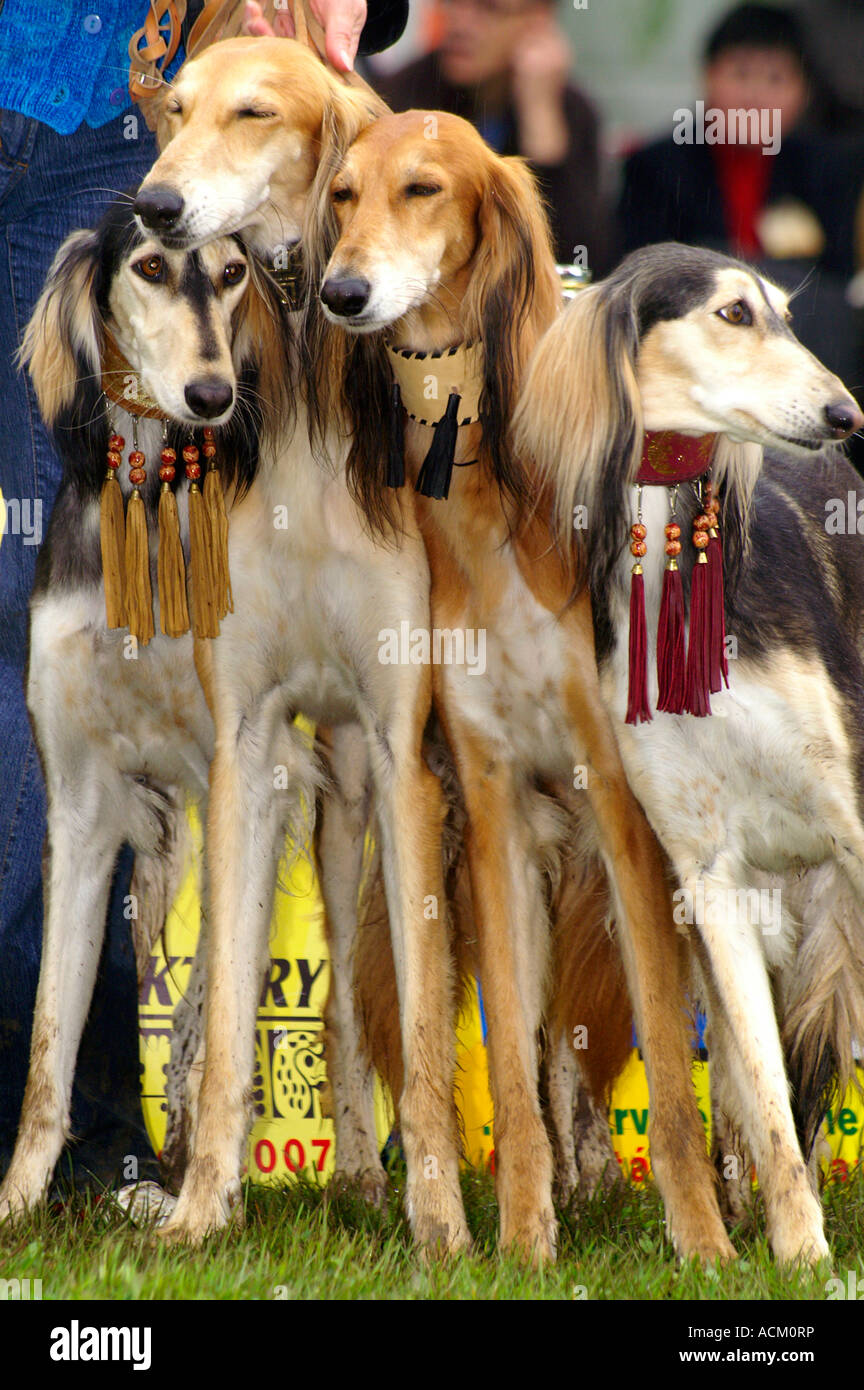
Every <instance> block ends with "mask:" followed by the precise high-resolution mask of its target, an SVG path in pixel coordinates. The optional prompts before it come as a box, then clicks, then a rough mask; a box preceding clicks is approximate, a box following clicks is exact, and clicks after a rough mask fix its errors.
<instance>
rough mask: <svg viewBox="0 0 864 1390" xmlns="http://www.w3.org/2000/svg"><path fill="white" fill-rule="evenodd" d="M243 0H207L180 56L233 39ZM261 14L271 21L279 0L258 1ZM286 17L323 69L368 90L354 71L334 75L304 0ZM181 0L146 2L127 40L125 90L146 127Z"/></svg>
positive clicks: (174, 42)
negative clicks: (142, 18)
mask: <svg viewBox="0 0 864 1390" xmlns="http://www.w3.org/2000/svg"><path fill="white" fill-rule="evenodd" d="M245 9H246V5H245V0H239V3H238V0H207V3H206V4H205V5H204V8H203V10H202V11H201V13H200V14H199V16H198V18H197V19H196V20H195V23H194V24H193V25H192V28H191V29H190V31H189V34H188V36H187V39H186V57H187V59H188V58H193V57H195V56H197V54H199V53H201V52H202V51H203V50H204V49H205V48H209V47H210V45H211V44H213V43H216V42H217V41H218V40H220V39H230V38H235V37H236V36H237V35H238V34H240V33H241V31H242V28H243V18H244V14H245ZM261 9H262V10H263V12H264V18H265V19H266V20H267V21H268V23H270V24H271V25H272V24H273V22H274V20H275V19H276V16H277V14H278V13H279V12H280V11H281V10H283V9H284V0H283V3H282V4H280V3H279V0H261ZM291 9H292V19H293V21H294V29H295V33H296V37H297V41H298V42H299V43H302V44H305V46H306V47H307V48H309V49H311V50H312V52H313V53H314V54H316V56H317V57H318V58H320V60H321V62H322V63H323V64H324V66H325V67H327V68H329V70H330V71H331V72H332V73H334V75H336V76H338V77H339V78H340V79H341V80H342V81H343V82H344V83H345V84H346V86H349V87H357V88H358V89H360V90H361V91H366V92H371V91H372V88H371V87H370V86H369V83H368V82H366V81H364V79H363V78H362V77H361V76H360V74H359V73H356V72H349V73H337V72H336V69H335V68H334V67H333V65H332V63H330V61H329V59H328V58H327V55H326V48H325V38H324V30H323V29H322V28H321V25H320V24H319V23H318V20H317V19H316V18H315V16H314V15H313V14H311V13H310V10H309V8H308V5H307V3H306V0H291ZM185 17H186V0H150V8H149V11H148V14H147V18H146V20H145V21H144V23H143V25H142V26H141V28H140V29H138V30H136V32H135V33H134V34H133V35H132V38H131V40H130V42H129V94H130V96H131V98H132V100H133V101H134V102H137V103H138V105H139V106H140V108H141V111H142V112H143V114H144V119H145V120H146V122H147V124H148V126H149V127H150V129H151V130H153V129H154V128H155V125H156V116H155V111H154V109H153V101H152V99H153V97H154V96H156V95H157V93H158V92H159V91H160V89H161V87H162V85H163V76H162V74H163V73H164V71H165V68H166V67H167V66H168V64H169V63H170V62H171V60H172V59H173V57H174V55H175V53H176V52H177V49H178V47H179V46H180V40H181V26H182V24H183V20H184V19H185Z"/></svg>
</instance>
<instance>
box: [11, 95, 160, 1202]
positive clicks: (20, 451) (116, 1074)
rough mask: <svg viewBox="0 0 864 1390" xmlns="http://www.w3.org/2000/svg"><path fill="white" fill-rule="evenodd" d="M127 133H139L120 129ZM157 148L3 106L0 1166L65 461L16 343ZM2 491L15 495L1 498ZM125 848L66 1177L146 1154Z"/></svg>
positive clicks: (19, 993) (24, 994)
mask: <svg viewBox="0 0 864 1390" xmlns="http://www.w3.org/2000/svg"><path fill="white" fill-rule="evenodd" d="M133 132H134V134H135V135H136V136H137V138H129V139H127V138H125V137H126V136H127V135H130V134H133ZM154 158H155V145H154V143H153V139H152V136H151V135H150V132H149V131H148V130H147V129H146V126H145V125H144V122H143V120H142V119H141V118H140V117H136V118H135V124H134V126H133V124H132V123H131V122H130V121H128V120H126V119H125V118H123V117H121V118H119V119H118V120H116V121H112V122H111V123H110V125H108V126H103V127H102V128H101V129H99V130H90V129H89V128H88V127H82V128H81V129H80V130H78V131H76V132H75V133H74V134H73V135H70V136H58V135H55V134H54V132H53V131H51V130H49V129H48V128H47V127H46V126H42V125H39V124H38V123H36V122H32V121H26V120H24V119H23V118H21V117H18V116H16V115H14V114H13V113H9V112H5V113H0V304H2V306H3V308H2V311H0V399H2V401H3V415H2V419H0V488H2V490H3V495H4V501H5V504H6V516H7V521H8V523H9V524H7V527H6V534H5V535H4V536H3V539H2V543H0V1174H2V1173H3V1172H4V1171H5V1169H6V1167H7V1166H8V1163H9V1159H10V1157H11V1152H12V1147H13V1145H14V1140H15V1132H16V1129H17V1126H18V1119H19V1114H20V1109H21V1101H22V1098H23V1093H24V1084H25V1080H26V1075H27V1063H28V1054H29V1047H30V1030H31V1023H32V1015H33V1001H34V997H35V991H36V981H37V976H38V969H39V957H40V946H41V934H42V869H41V857H42V846H43V840H44V836H45V802H44V789H43V785H42V774H41V769H40V767H39V759H38V754H37V752H36V748H35V745H34V742H33V737H32V731H31V728H30V723H29V719H28V715H27V710H26V705H25V699H24V669H25V661H26V645H27V602H28V599H29V594H30V589H31V587H32V583H33V572H34V567H35V560H36V554H37V550H38V544H39V542H40V541H41V538H42V535H43V534H44V531H45V527H46V525H47V521H48V517H49V515H50V511H51V508H52V506H53V503H54V498H55V495H56V492H57V487H58V485H59V482H60V476H61V466H60V463H59V460H58V458H57V456H56V454H55V452H54V449H53V447H52V445H51V442H50V439H49V438H48V436H47V434H46V431H45V429H44V427H43V425H42V422H41V419H40V418H39V413H38V408H37V405H36V400H35V397H34V394H33V390H32V387H31V385H30V382H29V380H28V379H27V378H26V376H25V375H24V374H23V373H19V372H17V371H16V370H15V366H14V354H15V352H16V350H17V347H18V344H19V342H20V340H21V334H22V332H23V330H24V327H25V325H26V323H27V320H28V319H29V317H30V314H31V313H32V310H33V306H34V304H35V302H36V299H37V297H38V294H39V292H40V290H41V288H42V284H43V282H44V279H45V276H46V274H47V271H48V267H49V265H50V263H51V260H52V258H53V256H54V253H55V252H56V250H57V248H58V247H59V245H60V242H61V241H62V240H63V238H64V237H65V236H66V235H67V234H68V233H69V232H70V231H72V230H74V229H75V228H77V227H86V226H91V225H92V224H93V223H95V222H96V221H98V219H99V217H100V216H101V214H102V212H103V211H104V210H105V208H106V207H107V206H108V204H109V203H110V201H111V199H112V197H113V196H114V194H115V193H117V192H121V191H123V190H124V189H126V188H128V187H130V186H132V185H134V184H136V183H137V182H139V180H140V179H141V178H142V177H143V175H144V173H145V172H146V170H147V169H148V168H149V166H150V164H151V163H152V161H153V159H154ZM10 504H11V505H10ZM130 874H131V854H130V853H128V852H126V853H124V854H123V855H122V856H121V859H120V861H119V863H118V869H117V874H116V877H115V882H114V886H113V890H112V899H111V908H110V911H109V921H108V931H107V935H106V941H105V947H104V951H103V956H102V962H101V965H100V970H99V979H98V982H97V986H96V993H95V995H94V1000H93V1008H92V1013H91V1018H90V1022H89V1023H88V1026H87V1029H86V1031H85V1034H84V1039H83V1041H82V1046H81V1052H80V1056H79V1065H78V1077H77V1082H76V1087H75V1091H74V1093H73V1101H72V1133H73V1134H74V1135H75V1136H76V1137H78V1138H80V1143H78V1144H76V1145H74V1146H73V1147H72V1149H71V1150H70V1151H69V1153H67V1155H66V1156H65V1158H64V1162H63V1163H62V1164H61V1166H60V1168H58V1172H60V1170H61V1169H62V1170H63V1171H64V1172H66V1173H68V1172H70V1171H71V1172H73V1173H74V1175H75V1179H76V1183H80V1182H81V1181H82V1180H84V1179H86V1175H87V1173H88V1172H93V1173H95V1174H97V1176H99V1177H100V1178H102V1179H103V1180H108V1179H109V1178H111V1177H112V1176H114V1175H115V1174H117V1173H122V1165H123V1160H124V1159H125V1157H126V1156H133V1157H136V1158H137V1159H138V1163H139V1171H140V1173H141V1174H142V1175H143V1176H151V1175H152V1176H155V1162H154V1160H153V1157H152V1154H151V1152H150V1148H149V1144H148V1142H147V1137H146V1133H145V1130H144V1126H143V1121H142V1116H141V1106H140V1090H139V1072H140V1068H139V1060H138V1034H137V1010H136V1004H137V988H136V977H135V963H134V958H133V953H132V948H131V941H130V931H129V922H128V920H127V919H126V918H125V917H124V915H123V905H124V897H125V895H126V894H127V893H128V891H129V878H130Z"/></svg>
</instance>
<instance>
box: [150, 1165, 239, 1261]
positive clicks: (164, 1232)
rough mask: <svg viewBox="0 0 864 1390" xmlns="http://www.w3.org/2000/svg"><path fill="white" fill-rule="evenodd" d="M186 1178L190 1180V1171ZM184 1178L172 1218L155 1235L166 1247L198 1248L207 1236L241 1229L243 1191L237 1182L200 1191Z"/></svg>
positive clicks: (195, 1184)
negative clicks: (232, 1227) (227, 1227)
mask: <svg viewBox="0 0 864 1390" xmlns="http://www.w3.org/2000/svg"><path fill="white" fill-rule="evenodd" d="M189 1177H193V1175H192V1170H191V1169H190V1173H189ZM189 1177H187V1181H186V1184H184V1187H183V1191H182V1192H181V1193H180V1196H179V1198H178V1199H177V1206H176V1207H175V1209H174V1211H173V1213H172V1215H171V1216H170V1217H169V1219H168V1220H167V1221H166V1222H165V1224H164V1225H163V1226H160V1227H159V1228H158V1229H157V1231H156V1234H157V1236H158V1237H159V1239H160V1240H162V1241H164V1243H165V1244H166V1245H201V1244H202V1243H203V1241H205V1240H206V1239H207V1237H208V1236H211V1235H214V1234H215V1233H216V1232H217V1231H222V1230H224V1229H225V1227H226V1226H231V1225H233V1226H237V1227H242V1225H243V1201H242V1196H243V1194H242V1189H241V1187H240V1183H239V1181H238V1180H237V1179H236V1178H232V1179H231V1180H230V1181H229V1182H227V1183H220V1184H218V1185H217V1186H216V1187H214V1188H211V1189H210V1190H209V1191H208V1190H202V1188H201V1186H200V1185H199V1184H197V1183H195V1181H194V1177H193V1181H192V1183H191V1190H190V1182H189Z"/></svg>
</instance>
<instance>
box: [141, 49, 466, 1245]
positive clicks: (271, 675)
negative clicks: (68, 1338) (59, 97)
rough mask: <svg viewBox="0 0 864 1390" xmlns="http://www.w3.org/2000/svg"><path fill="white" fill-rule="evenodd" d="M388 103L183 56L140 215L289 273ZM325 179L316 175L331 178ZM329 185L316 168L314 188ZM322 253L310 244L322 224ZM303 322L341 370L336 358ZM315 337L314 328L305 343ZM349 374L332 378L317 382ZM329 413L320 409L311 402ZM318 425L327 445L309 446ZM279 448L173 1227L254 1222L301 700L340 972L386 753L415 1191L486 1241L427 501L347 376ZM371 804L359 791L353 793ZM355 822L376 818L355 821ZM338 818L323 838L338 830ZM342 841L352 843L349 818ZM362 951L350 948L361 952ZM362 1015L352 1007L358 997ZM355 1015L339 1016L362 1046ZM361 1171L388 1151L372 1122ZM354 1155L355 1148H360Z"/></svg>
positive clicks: (392, 908) (223, 725)
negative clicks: (433, 723)
mask: <svg viewBox="0 0 864 1390" xmlns="http://www.w3.org/2000/svg"><path fill="white" fill-rule="evenodd" d="M380 109H381V107H380V103H378V102H377V99H374V98H372V97H371V95H369V94H367V93H362V92H360V93H358V92H357V91H354V90H351V89H349V88H346V87H343V86H342V85H341V84H340V83H339V82H338V81H337V79H336V78H335V77H333V75H332V74H329V73H327V72H326V70H325V69H324V68H323V67H322V66H321V65H320V64H319V63H318V61H317V60H316V59H315V58H313V57H312V55H311V54H309V53H308V52H307V51H306V50H305V49H303V48H302V47H301V46H300V45H298V44H294V43H291V42H290V41H286V40H281V39H280V40H274V41H272V42H270V41H266V40H260V39H255V40H229V41H227V42H225V43H221V44H216V45H214V47H213V48H211V49H210V50H208V51H207V52H206V53H204V54H203V55H202V56H201V57H200V58H197V59H194V60H193V61H192V62H190V63H188V64H187V65H186V66H185V67H184V68H183V70H182V73H181V74H180V76H179V77H178V79H177V81H176V82H175V83H174V85H173V86H172V87H171V88H170V89H168V90H167V91H166V93H165V97H164V100H163V103H162V107H161V111H160V116H159V133H160V139H161V140H162V142H163V144H164V145H165V148H164V152H163V154H162V155H161V156H160V158H159V160H158V161H157V163H156V164H155V166H154V168H153V169H152V170H151V172H150V174H149V175H148V177H147V178H146V179H145V180H144V182H143V184H142V187H141V190H140V192H139V196H138V199H137V201H136V209H137V211H138V214H139V216H140V217H141V218H142V220H143V221H144V222H145V223H146V224H147V226H148V227H149V228H151V229H153V230H155V231H157V232H158V234H159V236H160V237H161V238H162V240H163V241H164V242H165V244H166V245H169V246H183V247H188V246H190V245H195V244H198V243H199V242H200V241H201V240H202V239H203V238H206V237H209V236H212V235H215V234H218V233H222V232H225V231H226V230H229V229H234V228H237V227H240V226H242V227H243V228H244V229H245V234H246V236H247V237H248V238H249V239H250V243H251V244H252V245H254V246H255V248H256V250H257V251H259V252H260V253H262V254H264V255H266V256H267V257H268V258H272V262H273V265H274V268H277V269H278V267H279V256H280V253H281V254H284V253H285V252H286V250H287V248H288V244H289V243H292V244H293V243H294V242H296V240H297V238H298V236H300V235H301V233H302V232H303V228H304V205H305V204H306V203H307V202H309V203H311V204H312V205H313V206H317V202H318V187H319V186H320V185H323V184H325V183H326V182H328V181H329V177H330V175H331V173H332V167H333V164H334V163H335V161H336V159H337V157H338V156H339V155H340V154H341V152H342V150H344V148H345V147H346V146H347V144H348V142H349V141H350V139H351V138H352V137H353V135H354V134H356V132H357V130H358V128H360V127H361V126H362V125H363V124H365V123H366V122H368V121H369V120H370V119H371V118H372V117H373V116H374V115H376V114H377V113H378V111H379V110H380ZM316 171H317V172H316ZM316 179H317V180H318V182H317V183H316ZM303 245H304V254H314V251H313V249H312V248H310V246H309V245H308V243H307V242H306V240H305V238H304V243H303ZM313 332H314V329H313V328H312V326H311V321H310V320H309V319H307V322H306V323H305V324H304V330H303V332H302V333H301V334H300V335H299V336H300V338H301V346H300V351H301V353H302V352H304V351H306V352H307V353H308V356H309V357H310V358H311V360H312V361H313V362H314V363H315V366H316V368H318V369H319V370H321V371H322V372H323V373H324V375H325V377H326V375H327V374H326V364H327V363H328V362H329V360H330V359H329V356H328V354H327V353H326V352H325V351H322V353H321V355H320V365H319V362H318V360H317V357H318V354H317V353H316V351H315V350H313V348H312V347H310V344H311V342H312V335H313ZM307 334H308V335H309V336H307ZM334 381H335V382H336V384H337V386H338V385H339V384H340V383H339V380H338V378H336V377H334V376H333V375H332V374H331V375H330V376H329V377H327V379H326V380H325V381H324V382H323V383H322V393H324V392H326V389H327V386H328V384H329V385H330V386H331V387H332V385H333V382H334ZM316 405H317V409H316ZM310 438H312V439H315V441H316V445H317V450H316V451H313V448H312V446H311V444H310ZM273 443H274V447H275V450H276V460H275V464H274V466H273V467H272V468H270V469H268V470H266V471H262V470H259V473H258V476H257V478H256V481H255V485H254V487H252V488H251V489H250V490H249V492H248V493H247V494H246V496H245V497H244V498H243V499H241V500H240V501H238V503H237V504H236V505H235V506H234V508H233V510H232V513H231V531H230V560H231V582H232V589H233V598H234V612H233V614H229V615H228V616H227V617H226V618H225V620H224V622H223V624H222V630H221V634H220V636H219V638H218V640H216V641H213V642H210V643H209V647H208V650H206V652H204V653H203V654H202V663H204V664H205V665H206V680H207V685H208V689H209V691H210V693H211V698H212V712H213V717H214V723H215V728H216V745H215V755H214V759H213V763H212V767H211V778H210V799H209V807H208V820H207V835H206V854H207V862H208V865H209V870H210V902H209V932H208V991H207V1019H206V1061H205V1067H204V1075H203V1079H202V1083H201V1088H200V1094H199V1098H198V1114H197V1125H196V1128H195V1134H194V1138H193V1143H192V1154H191V1159H190V1162H189V1166H188V1168H187V1172H186V1177H185V1180H184V1184H183V1187H182V1190H181V1193H180V1198H179V1201H178V1205H177V1208H176V1210H175V1212H174V1214H173V1216H172V1218H171V1220H170V1221H169V1222H168V1223H167V1224H166V1226H165V1227H164V1228H163V1234H164V1235H165V1236H166V1237H167V1238H169V1239H174V1240H180V1239H191V1240H198V1239H200V1238H202V1237H203V1236H204V1235H205V1234H206V1233H207V1232H208V1231H210V1230H212V1229H214V1228H215V1227H218V1226H220V1225H223V1224H225V1222H227V1221H228V1220H230V1219H231V1218H232V1215H233V1216H234V1218H237V1219H239V1217H240V1207H239V1205H238V1199H239V1176H240V1166H241V1161H242V1151H243V1146H244V1143H245V1138H246V1132H247V1125H248V1116H249V1093H250V1078H251V1074H252V1047H253V1035H254V1021H255V1010H256V999H257V995H258V992H259V988H260V977H261V969H262V967H263V963H264V959H265V956H266V949H267V927H268V923H269V920H270V911H271V907H272V900H273V892H274V887H275V878H276V870H277V860H278V855H279V842H280V834H279V832H280V830H281V829H284V825H285V821H286V806H290V808H291V818H292V819H293V821H294V823H295V825H296V823H297V822H298V821H299V819H300V812H301V810H303V809H304V808H305V809H306V810H307V811H311V809H312V808H313V807H314V804H315V800H316V796H317V795H318V793H319V791H320V790H322V788H325V787H327V786H328V785H330V786H331V787H333V783H331V782H330V780H329V778H328V776H327V775H325V773H324V771H323V769H322V763H321V759H320V758H319V757H318V756H316V754H315V753H313V750H312V749H310V747H309V746H308V743H307V742H306V741H305V740H304V739H303V738H302V737H301V736H300V734H299V733H297V732H296V731H294V729H293V726H292V725H291V724H290V718H291V716H292V715H293V713H295V712H296V711H298V710H299V711H302V712H304V713H306V714H307V715H309V716H310V717H311V718H313V719H314V720H316V721H317V722H318V723H319V724H324V725H326V726H328V728H329V729H330V731H331V734H330V737H331V741H332V763H331V768H339V769H342V775H341V777H340V775H339V773H338V772H336V771H331V774H330V777H332V778H333V782H334V783H335V789H334V792H333V795H332V796H331V809H332V817H331V819H330V824H331V825H334V826H336V827H338V826H340V825H341V826H342V827H343V832H344V834H345V835H347V836H348V837H349V838H350V839H351V843H350V845H349V847H348V848H347V849H345V848H344V840H343V842H342V843H343V848H342V849H340V850H338V852H337V853H336V854H335V855H333V856H327V855H326V853H324V856H323V857H324V859H325V861H329V862H330V863H331V864H332V871H328V869H327V868H326V866H325V868H324V870H323V872H322V888H323V892H324V897H325V903H326V906H327V911H328V919H329V924H330V929H331V940H333V941H334V943H335V944H334V950H333V969H334V973H335V975H336V977H337V979H338V978H339V977H340V975H345V976H346V977H347V974H348V972H347V970H346V969H343V967H342V965H341V963H340V957H341V954H342V953H346V952H347V951H348V949H349V948H350V943H351V941H352V940H353V935H354V931H355V928H356V911H357V895H358V888H359V882H360V876H361V866H362V852H363V836H362V824H361V822H360V820H359V818H360V817H363V818H364V819H365V816H366V814H367V807H366V805H365V804H364V803H363V796H362V792H359V793H357V795H355V791H354V789H355V785H356V786H358V787H361V788H362V786H363V785H364V778H365V773H364V769H365V767H366V765H367V762H368V764H369V766H370V767H371V778H372V784H373V788H374V808H375V811H376V813H377V828H378V834H379V838H380V843H381V847H382V854H383V863H384V878H385V883H386V887H387V901H388V913H389V918H390V924H391V932H392V937H393V951H394V957H395V961H396V971H397V978H398V983H399V1005H400V1017H401V1024H402V1034H403V1045H404V1057H405V1068H404V1085H403V1090H402V1095H401V1098H400V1113H401V1118H402V1136H403V1143H404V1146H405V1150H406V1160H407V1169H408V1178H407V1191H406V1207H407V1211H408V1216H409V1220H410V1222H411V1228H412V1231H413V1234H414V1236H415V1238H416V1239H417V1240H418V1242H420V1243H421V1244H423V1245H426V1246H429V1247H437V1248H442V1249H447V1250H456V1249H459V1248H464V1247H465V1246H466V1245H467V1243H468V1240H469V1235H468V1229H467V1225H466V1222H465V1215H464V1210H463V1206H462V1198H461V1193H460V1188H459V1171H458V1136H457V1123H456V1111H455V1102H454V1097H453V1090H452V1080H453V1073H454V1039H453V1033H452V1027H451V1013H452V989H453V986H452V970H451V965H450V958H449V951H448V946H447V939H446V933H445V932H444V931H443V930H442V924H441V922H440V921H439V920H438V916H437V909H436V904H443V900H444V895H443V888H442V883H441V856H440V839H441V821H442V814H443V811H442V803H441V792H440V786H439V783H438V780H437V779H436V778H435V777H434V775H433V774H432V773H431V772H430V771H429V770H428V768H427V767H426V765H425V763H424V762H423V759H422V756H421V743H422V735H423V729H424V726H425V723H426V719H427V716H428V712H429V708H430V705H431V674H430V670H429V668H428V666H427V667H423V666H418V665H414V664H411V663H406V664H401V665H388V664H386V663H385V662H383V661H382V660H381V659H380V650H379V642H378V636H377V634H378V631H379V629H380V627H381V625H382V623H383V624H385V625H387V626H389V627H393V628H398V626H399V624H400V622H407V623H408V624H409V626H411V627H412V628H418V627H423V628H425V627H428V620H429V571H428V563H427V560H426V555H425V551H424V548H423V544H422V541H421V539H420V536H419V533H418V531H417V528H416V523H415V520H414V514H413V505H412V500H411V499H410V497H403V498H396V499H392V500H391V502H390V504H389V505H388V502H387V499H386V498H383V497H379V498H377V499H374V498H372V497H371V495H370V494H369V493H368V492H365V491H364V490H363V489H362V488H360V487H359V486H355V487H353V488H351V487H349V482H348V476H347V474H346V469H345V460H346V456H347V454H348V450H349V446H350V438H349V433H348V430H347V428H346V427H345V426H344V425H343V424H342V422H341V419H340V416H339V414H338V399H337V397H336V392H331V395H330V398H329V400H328V405H327V407H326V408H323V407H322V406H321V399H320V398H319V399H318V400H317V401H316V400H315V399H314V393H311V392H310V390H309V389H308V384H307V389H305V390H300V391H299V392H298V398H297V422H296V427H295V428H294V429H293V431H287V432H286V431H282V432H278V433H277V436H276V438H275V440H274V441H273ZM358 797H359V800H358ZM357 824H361V830H360V832H359V833H354V831H355V828H356V825H357ZM325 831H326V823H325V827H324V830H322V842H323V838H324V836H325ZM333 836H334V843H336V845H337V847H338V845H339V841H340V839H341V835H337V834H336V830H335V829H334V831H333ZM343 943H344V945H343ZM345 1008H346V1009H347V1010H349V1017H350V1009H351V1001H350V999H349V998H347V997H346V998H345ZM352 1026H353V1025H351V1024H350V1023H346V1025H345V1026H344V1027H343V1028H342V1030H341V1037H342V1038H343V1039H345V1040H346V1046H350V1044H349V1043H348V1042H347V1040H348V1039H349V1038H350V1036H351V1034H352ZM366 1145H367V1147H369V1148H371V1156H370V1158H369V1163H368V1164H367V1166H369V1165H371V1164H372V1163H374V1164H375V1165H377V1164H378V1158H377V1153H376V1152H375V1149H374V1132H373V1134H372V1135H371V1136H366ZM351 1162H352V1165H353V1164H356V1163H360V1162H361V1159H360V1158H359V1157H358V1156H356V1155H354V1156H352V1158H351Z"/></svg>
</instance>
